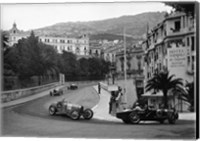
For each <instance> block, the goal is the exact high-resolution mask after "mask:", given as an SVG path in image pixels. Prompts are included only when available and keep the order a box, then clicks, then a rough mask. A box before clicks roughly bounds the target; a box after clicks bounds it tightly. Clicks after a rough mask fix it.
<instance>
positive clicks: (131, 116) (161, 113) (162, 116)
mask: <svg viewBox="0 0 200 141" xmlns="http://www.w3.org/2000/svg"><path fill="white" fill-rule="evenodd" d="M116 117H117V118H120V119H122V121H123V122H124V123H131V124H137V123H139V122H140V121H141V120H144V121H145V120H152V121H159V122H160V123H164V121H165V120H168V122H169V123H170V124H175V122H176V120H177V119H178V113H177V112H176V111H175V110H174V109H157V110H156V109H148V108H147V109H146V110H142V111H138V110H131V109H129V110H125V111H123V112H119V113H117V114H116Z"/></svg>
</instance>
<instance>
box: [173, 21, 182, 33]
mask: <svg viewBox="0 0 200 141" xmlns="http://www.w3.org/2000/svg"><path fill="white" fill-rule="evenodd" d="M174 26H175V29H174V32H178V31H180V28H181V22H180V21H176V22H174Z"/></svg>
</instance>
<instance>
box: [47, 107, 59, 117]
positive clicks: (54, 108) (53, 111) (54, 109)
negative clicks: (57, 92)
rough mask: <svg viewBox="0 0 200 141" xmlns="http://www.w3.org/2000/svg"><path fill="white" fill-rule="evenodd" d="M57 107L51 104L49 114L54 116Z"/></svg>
mask: <svg viewBox="0 0 200 141" xmlns="http://www.w3.org/2000/svg"><path fill="white" fill-rule="evenodd" d="M56 111H57V110H56V107H55V106H53V105H51V106H50V107H49V114H50V115H51V116H53V115H55V114H56Z"/></svg>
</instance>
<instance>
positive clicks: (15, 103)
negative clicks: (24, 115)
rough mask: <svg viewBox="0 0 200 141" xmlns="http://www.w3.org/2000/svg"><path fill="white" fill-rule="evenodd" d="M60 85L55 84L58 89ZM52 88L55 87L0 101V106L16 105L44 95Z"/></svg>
mask: <svg viewBox="0 0 200 141" xmlns="http://www.w3.org/2000/svg"><path fill="white" fill-rule="evenodd" d="M62 87H63V86H57V88H58V89H59V88H62ZM53 89H55V88H52V89H49V90H46V91H43V92H40V93H38V94H34V95H31V96H27V97H24V98H20V99H17V100H13V101H9V102H6V103H1V104H0V106H1V108H4V107H9V106H14V105H17V104H22V103H25V102H28V101H31V100H34V99H37V98H40V97H43V96H46V95H48V94H49V92H50V91H52V90H53Z"/></svg>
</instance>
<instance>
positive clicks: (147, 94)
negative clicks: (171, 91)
mask: <svg viewBox="0 0 200 141" xmlns="http://www.w3.org/2000/svg"><path fill="white" fill-rule="evenodd" d="M141 96H142V97H163V92H162V91H158V92H157V93H152V92H150V91H148V92H146V93H144V94H142V95H141ZM168 96H172V95H168Z"/></svg>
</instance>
